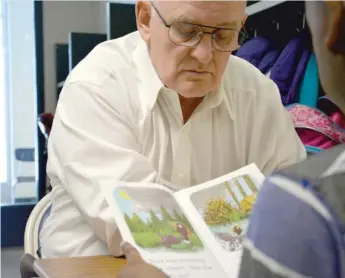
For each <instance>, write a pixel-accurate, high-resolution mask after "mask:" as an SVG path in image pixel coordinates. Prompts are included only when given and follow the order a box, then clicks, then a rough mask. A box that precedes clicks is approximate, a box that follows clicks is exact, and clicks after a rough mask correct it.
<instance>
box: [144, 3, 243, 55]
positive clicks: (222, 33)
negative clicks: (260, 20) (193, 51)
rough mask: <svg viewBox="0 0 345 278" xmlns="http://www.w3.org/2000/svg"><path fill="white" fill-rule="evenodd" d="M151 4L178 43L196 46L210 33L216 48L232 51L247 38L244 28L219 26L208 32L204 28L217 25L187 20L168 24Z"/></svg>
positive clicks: (171, 38)
mask: <svg viewBox="0 0 345 278" xmlns="http://www.w3.org/2000/svg"><path fill="white" fill-rule="evenodd" d="M151 5H152V7H153V8H154V9H155V11H156V13H157V15H158V16H159V18H160V19H161V21H162V22H163V24H164V25H165V27H167V28H169V33H168V34H169V39H170V40H171V41H172V42H173V43H175V44H177V45H182V46H186V47H195V46H196V45H197V44H198V43H199V42H200V40H201V39H202V37H203V36H204V34H209V35H212V45H213V47H214V48H215V49H217V50H219V51H224V52H231V51H235V50H237V49H238V48H240V46H241V45H242V44H243V43H244V41H245V40H246V38H247V32H246V31H245V30H244V29H243V30H236V29H231V28H217V29H216V30H214V31H213V32H206V31H204V29H203V28H213V29H214V28H215V27H211V26H206V25H198V24H193V23H187V22H173V23H171V24H168V23H167V22H166V20H165V19H164V18H163V16H162V15H161V14H160V12H159V11H158V9H157V8H156V6H155V5H154V4H153V3H152V2H151Z"/></svg>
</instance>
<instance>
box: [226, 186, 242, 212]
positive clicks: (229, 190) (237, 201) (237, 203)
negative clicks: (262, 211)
mask: <svg viewBox="0 0 345 278" xmlns="http://www.w3.org/2000/svg"><path fill="white" fill-rule="evenodd" d="M224 186H225V188H226V189H227V190H228V192H229V194H230V195H231V198H232V199H233V200H234V202H235V203H236V205H237V206H238V207H240V201H239V200H238V199H237V197H236V194H235V192H234V191H233V190H232V188H231V186H230V185H229V184H228V183H227V182H225V183H224Z"/></svg>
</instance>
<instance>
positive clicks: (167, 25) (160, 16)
mask: <svg viewBox="0 0 345 278" xmlns="http://www.w3.org/2000/svg"><path fill="white" fill-rule="evenodd" d="M150 3H151V5H152V7H153V8H154V10H155V11H156V13H157V15H158V17H159V18H160V20H161V21H162V23H163V24H164V26H165V27H166V28H169V30H170V28H171V26H172V25H173V24H174V23H186V24H190V25H194V26H199V27H204V28H211V29H216V30H214V31H213V32H207V31H205V30H203V29H201V30H202V36H201V37H200V39H199V40H198V41H197V42H196V43H195V45H193V46H186V45H183V44H178V43H176V42H174V41H173V40H172V39H171V38H170V35H169V39H170V41H171V42H173V43H174V44H176V45H180V46H185V47H189V48H193V47H195V46H197V45H198V44H199V43H200V41H201V40H202V37H203V35H204V34H209V35H212V46H213V48H214V49H216V50H218V51H221V52H232V51H236V50H238V48H239V47H241V45H239V47H238V48H237V49H234V50H221V49H218V48H217V47H215V46H214V40H215V38H214V34H215V33H216V32H217V31H219V30H232V31H238V32H240V33H243V34H244V39H246V38H247V37H248V34H247V32H246V30H245V28H244V26H243V24H242V28H243V29H244V31H241V30H237V29H233V28H217V27H214V26H208V25H202V24H195V23H188V22H173V23H171V24H168V22H167V21H166V20H165V19H164V17H163V16H162V15H161V13H160V12H159V10H158V9H157V7H156V5H155V4H153V2H152V1H150Z"/></svg>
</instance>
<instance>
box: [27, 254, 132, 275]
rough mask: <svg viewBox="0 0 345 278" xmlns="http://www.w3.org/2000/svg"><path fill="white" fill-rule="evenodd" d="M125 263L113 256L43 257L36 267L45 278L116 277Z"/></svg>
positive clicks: (36, 262)
mask: <svg viewBox="0 0 345 278" xmlns="http://www.w3.org/2000/svg"><path fill="white" fill-rule="evenodd" d="M125 263H126V260H125V259H122V258H114V257H112V256H95V257H74V258H73V257H72V258H57V259H41V260H36V261H35V262H34V269H35V271H36V273H37V274H38V275H39V277H45V278H62V277H63V278H77V277H78V278H96V277H101V278H108V277H109V278H110V277H111V278H116V276H117V273H118V272H119V271H120V269H121V268H122V267H123V266H124V265H125Z"/></svg>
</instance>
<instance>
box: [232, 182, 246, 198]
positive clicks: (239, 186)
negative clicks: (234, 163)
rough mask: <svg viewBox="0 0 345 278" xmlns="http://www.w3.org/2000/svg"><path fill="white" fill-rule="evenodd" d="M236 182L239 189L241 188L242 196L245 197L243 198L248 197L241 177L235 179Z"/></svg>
mask: <svg viewBox="0 0 345 278" xmlns="http://www.w3.org/2000/svg"><path fill="white" fill-rule="evenodd" d="M234 183H235V184H236V186H237V188H238V190H239V191H240V193H241V194H242V197H243V198H244V197H246V196H247V194H246V192H245V191H244V189H243V188H242V185H241V182H240V179H239V178H236V179H234Z"/></svg>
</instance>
